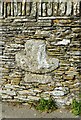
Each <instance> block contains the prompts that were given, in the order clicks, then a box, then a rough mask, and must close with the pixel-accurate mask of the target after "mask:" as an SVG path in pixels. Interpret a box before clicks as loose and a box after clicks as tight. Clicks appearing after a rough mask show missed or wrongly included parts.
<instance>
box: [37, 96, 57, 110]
mask: <svg viewBox="0 0 81 120" xmlns="http://www.w3.org/2000/svg"><path fill="white" fill-rule="evenodd" d="M35 108H36V110H39V111H41V112H44V111H46V112H52V111H53V110H55V109H57V105H56V103H55V101H54V100H53V99H52V98H49V99H48V100H46V99H44V98H41V99H40V100H39V101H38V103H37V104H36V106H35Z"/></svg>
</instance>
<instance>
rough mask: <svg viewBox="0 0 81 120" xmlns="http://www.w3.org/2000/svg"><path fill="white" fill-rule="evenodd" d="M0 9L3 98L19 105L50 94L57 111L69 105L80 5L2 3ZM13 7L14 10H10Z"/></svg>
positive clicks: (79, 56)
mask: <svg viewBox="0 0 81 120" xmlns="http://www.w3.org/2000/svg"><path fill="white" fill-rule="evenodd" d="M0 5H1V6H2V7H1V14H0V15H1V17H0V25H1V27H0V55H1V58H2V60H1V61H0V65H1V67H0V68H1V71H2V79H1V80H0V87H2V100H3V101H19V102H22V103H23V102H27V101H32V100H39V99H40V98H41V97H44V98H45V99H49V97H50V96H52V97H53V98H54V99H55V101H56V102H57V104H58V105H59V106H60V107H61V106H63V105H70V103H71V101H72V99H73V98H74V97H76V98H77V99H78V98H79V97H78V94H79V92H80V86H81V83H80V81H81V80H80V79H81V75H80V73H81V43H80V42H81V19H80V14H81V13H80V7H81V3H80V2H76V3H74V2H71V1H70V2H69V3H67V2H61V3H60V2H42V3H41V2H36V3H35V2H25V3H22V2H17V3H16V4H15V3H12V2H7V3H6V2H2V3H0ZM5 5H6V7H4V6H5ZM13 5H16V7H13V9H11V7H12V6H13ZM23 5H25V9H24V11H22V10H23V9H21V8H23ZM26 5H27V6H26ZM7 7H8V8H7ZM69 7H70V8H69ZM4 9H5V10H4ZM5 11H6V12H5ZM11 11H12V12H11ZM19 11H20V12H19ZM13 13H14V14H13ZM16 13H17V14H16Z"/></svg>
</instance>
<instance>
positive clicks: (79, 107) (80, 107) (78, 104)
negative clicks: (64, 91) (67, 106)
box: [71, 99, 81, 115]
mask: <svg viewBox="0 0 81 120" xmlns="http://www.w3.org/2000/svg"><path fill="white" fill-rule="evenodd" d="M71 107H72V113H73V114H74V115H80V114H81V101H77V100H76V99H73V101H72V104H71Z"/></svg>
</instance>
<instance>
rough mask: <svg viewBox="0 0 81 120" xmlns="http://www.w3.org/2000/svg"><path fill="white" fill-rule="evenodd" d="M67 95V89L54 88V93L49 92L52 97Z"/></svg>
mask: <svg viewBox="0 0 81 120" xmlns="http://www.w3.org/2000/svg"><path fill="white" fill-rule="evenodd" d="M68 93H69V89H68V87H56V88H55V89H54V91H52V92H51V94H52V95H54V96H64V95H66V94H68Z"/></svg>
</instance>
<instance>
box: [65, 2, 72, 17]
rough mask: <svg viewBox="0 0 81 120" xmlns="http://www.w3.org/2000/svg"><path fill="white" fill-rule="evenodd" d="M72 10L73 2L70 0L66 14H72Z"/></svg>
mask: <svg viewBox="0 0 81 120" xmlns="http://www.w3.org/2000/svg"><path fill="white" fill-rule="evenodd" d="M71 11H72V2H71V1H68V2H67V11H66V15H71Z"/></svg>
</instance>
